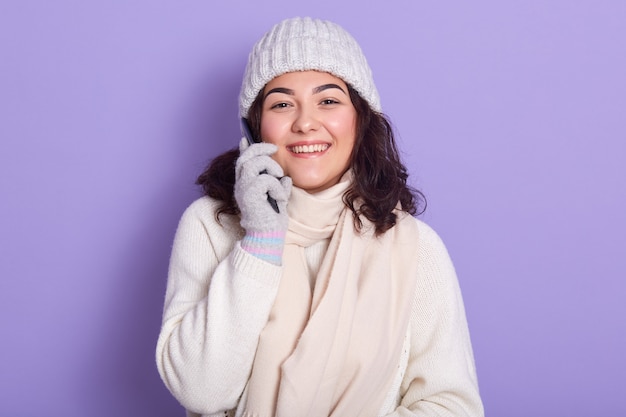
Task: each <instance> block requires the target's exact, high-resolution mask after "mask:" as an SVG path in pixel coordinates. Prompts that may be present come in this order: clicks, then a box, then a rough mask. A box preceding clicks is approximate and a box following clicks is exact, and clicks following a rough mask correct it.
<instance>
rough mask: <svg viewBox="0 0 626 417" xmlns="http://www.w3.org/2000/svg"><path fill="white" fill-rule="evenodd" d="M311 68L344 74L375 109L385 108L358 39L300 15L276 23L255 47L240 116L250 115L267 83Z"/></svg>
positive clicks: (339, 76) (340, 76)
mask: <svg viewBox="0 0 626 417" xmlns="http://www.w3.org/2000/svg"><path fill="white" fill-rule="evenodd" d="M308 70H316V71H323V72H328V73H330V74H332V75H334V76H336V77H338V78H341V79H342V80H343V81H344V82H345V83H347V84H350V86H352V88H354V89H355V90H356V91H357V92H358V93H359V95H360V96H361V97H362V98H363V99H365V100H366V101H367V102H368V103H369V105H370V107H371V108H372V109H373V110H374V111H377V112H380V111H381V106H380V98H379V96H378V91H377V90H376V86H375V85H374V79H373V78H372V71H371V69H370V67H369V65H368V64H367V60H366V59H365V56H364V55H363V52H362V51H361V48H360V47H359V45H358V43H357V42H356V40H355V39H354V38H353V37H352V36H351V35H350V34H349V33H348V32H346V31H345V30H344V29H343V28H342V27H340V26H339V25H337V24H335V23H332V22H328V21H323V20H318V19H311V18H309V17H305V18H300V17H296V18H292V19H287V20H283V21H282V22H280V23H278V24H277V25H275V26H274V27H273V28H272V29H271V30H270V31H269V32H267V33H266V34H265V35H264V36H263V37H262V38H261V39H260V40H259V41H258V42H257V43H256V44H255V45H254V47H253V48H252V51H251V52H250V56H249V57H248V65H247V66H246V72H245V74H244V76H243V83H242V85H241V93H240V95H239V115H240V117H248V111H249V110H250V106H251V105H252V102H253V101H254V100H255V98H256V97H257V95H258V94H259V91H261V90H262V89H263V88H264V87H265V84H267V83H268V82H270V81H271V80H273V79H274V78H276V77H278V76H279V75H282V74H286V73H288V72H294V71H308Z"/></svg>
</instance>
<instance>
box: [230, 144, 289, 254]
mask: <svg viewBox="0 0 626 417" xmlns="http://www.w3.org/2000/svg"><path fill="white" fill-rule="evenodd" d="M276 149H277V148H276V146H275V145H272V144H270V143H254V144H252V145H248V142H247V141H246V140H245V139H242V140H241V143H240V145H239V150H240V155H239V158H238V159H237V163H236V165H235V200H236V201H237V205H238V206H239V210H240V211H241V226H242V227H243V228H244V229H245V230H246V235H245V236H244V238H243V240H242V241H241V247H242V249H244V250H245V251H247V252H249V253H251V254H252V255H254V256H256V257H258V258H261V259H264V260H266V261H268V262H271V263H273V264H276V265H280V264H281V259H282V254H283V247H284V244H285V233H286V231H287V225H288V222H289V218H288V216H287V200H288V199H289V194H290V193H291V178H289V177H286V176H284V173H283V169H282V168H281V166H280V165H279V164H278V163H277V162H276V161H274V160H273V159H272V158H271V157H270V155H272V154H273V153H274V152H276ZM268 196H269V197H271V198H273V199H274V200H275V201H276V204H277V206H278V211H279V212H278V213H277V212H276V211H275V210H274V208H273V207H272V205H271V204H270V202H269V201H268Z"/></svg>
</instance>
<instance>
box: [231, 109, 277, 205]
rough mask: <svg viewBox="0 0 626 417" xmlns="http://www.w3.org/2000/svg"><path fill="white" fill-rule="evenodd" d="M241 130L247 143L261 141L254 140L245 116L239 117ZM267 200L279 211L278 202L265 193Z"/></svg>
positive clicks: (265, 172)
mask: <svg viewBox="0 0 626 417" xmlns="http://www.w3.org/2000/svg"><path fill="white" fill-rule="evenodd" d="M241 132H242V133H243V136H244V137H245V138H246V139H247V140H248V143H249V144H250V145H252V144H255V143H259V142H261V141H260V140H256V139H255V138H254V137H253V136H252V130H250V125H249V124H248V119H246V118H245V117H242V118H241ZM261 174H267V171H266V170H263V171H262V172H261ZM267 202H268V203H270V206H272V208H273V209H274V211H275V212H276V213H280V210H278V203H276V200H275V199H273V198H272V197H270V195H269V193H268V194H267Z"/></svg>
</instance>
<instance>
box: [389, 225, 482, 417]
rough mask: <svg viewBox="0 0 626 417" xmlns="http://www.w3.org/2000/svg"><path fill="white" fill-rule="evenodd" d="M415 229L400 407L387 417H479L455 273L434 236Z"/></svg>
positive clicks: (479, 404) (427, 230) (426, 229)
mask: <svg viewBox="0 0 626 417" xmlns="http://www.w3.org/2000/svg"><path fill="white" fill-rule="evenodd" d="M419 226H420V249H419V255H418V256H419V259H418V262H419V265H420V266H419V274H418V281H417V288H416V293H415V299H414V301H413V309H412V313H411V322H410V326H411V327H410V351H409V358H408V364H407V368H406V373H405V375H404V378H403V381H402V385H401V388H400V392H401V401H400V406H399V407H398V408H397V409H396V410H395V411H394V412H393V413H391V414H389V415H388V416H389V417H409V416H413V417H427V416H428V417H432V416H435V415H436V416H442V417H443V416H445V417H460V416H464V417H482V416H483V415H484V411H483V406H482V402H481V399H480V395H479V392H478V382H477V378H476V369H475V366H474V357H473V352H472V346H471V341H470V335H469V330H468V327H467V320H466V317H465V309H464V305H463V299H462V297H461V291H460V288H459V284H458V280H457V277H456V272H455V270H454V266H453V265H452V261H451V260H450V257H449V255H448V252H447V250H446V248H445V246H444V244H443V242H442V241H441V239H440V238H439V236H438V235H437V234H436V233H435V232H434V231H433V230H432V229H431V228H430V227H428V226H427V225H425V224H424V223H421V222H420V224H419Z"/></svg>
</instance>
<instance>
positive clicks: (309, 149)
mask: <svg viewBox="0 0 626 417" xmlns="http://www.w3.org/2000/svg"><path fill="white" fill-rule="evenodd" d="M328 148H330V145H329V144H327V143H316V144H314V145H297V146H292V147H290V148H289V150H290V151H291V152H293V153H296V154H302V153H317V152H324V151H325V150H326V149H328Z"/></svg>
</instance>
